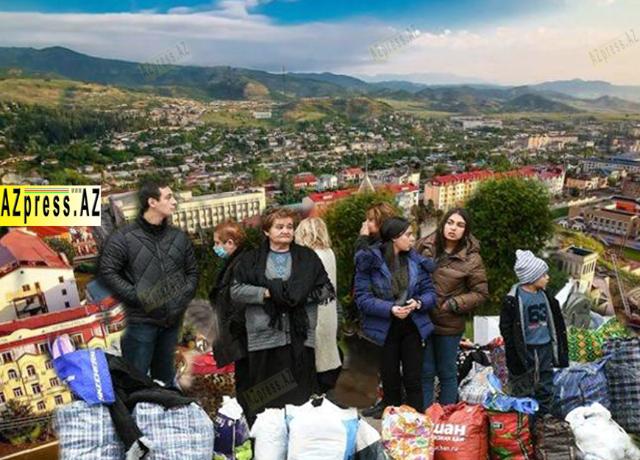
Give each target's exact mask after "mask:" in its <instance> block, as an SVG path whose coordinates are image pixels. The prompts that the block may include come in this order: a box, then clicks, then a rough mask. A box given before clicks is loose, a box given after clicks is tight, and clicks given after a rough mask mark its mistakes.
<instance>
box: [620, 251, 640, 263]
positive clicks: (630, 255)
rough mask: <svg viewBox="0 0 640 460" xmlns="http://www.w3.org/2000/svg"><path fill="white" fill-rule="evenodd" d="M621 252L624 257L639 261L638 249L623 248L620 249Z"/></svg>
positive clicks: (639, 253) (639, 252)
mask: <svg viewBox="0 0 640 460" xmlns="http://www.w3.org/2000/svg"><path fill="white" fill-rule="evenodd" d="M622 254H623V255H624V257H625V258H627V259H629V260H634V261H636V262H640V251H638V250H636V249H631V248H624V249H623V250H622Z"/></svg>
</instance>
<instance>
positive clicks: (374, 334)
mask: <svg viewBox="0 0 640 460" xmlns="http://www.w3.org/2000/svg"><path fill="white" fill-rule="evenodd" d="M380 236H381V239H382V242H381V243H379V244H376V245H373V246H371V247H369V248H366V249H363V250H361V251H358V253H357V254H356V277H355V296H356V304H357V306H358V309H359V311H360V313H361V317H362V329H363V332H364V334H365V335H366V336H367V337H368V338H369V339H370V340H372V341H373V342H375V343H376V344H378V345H379V346H381V347H382V359H381V368H380V374H381V376H382V386H383V390H384V399H383V404H384V406H398V405H400V404H402V403H403V401H402V400H401V388H402V386H403V385H404V388H405V391H406V404H408V405H410V406H412V407H413V408H415V409H416V410H419V411H422V410H423V409H424V407H423V402H422V383H421V373H422V354H423V345H424V341H425V340H426V339H427V338H428V337H429V335H430V334H431V332H432V331H433V325H432V324H431V320H430V319H429V315H428V311H429V310H430V309H432V308H433V307H434V306H435V304H436V293H435V289H434V288H433V284H432V283H431V277H430V275H429V269H432V268H433V266H432V263H431V261H430V260H429V259H427V258H425V257H423V256H421V255H420V254H418V253H417V252H416V251H415V250H414V249H413V248H412V246H413V243H414V237H413V233H412V229H411V228H410V225H409V222H408V221H407V220H406V219H402V218H399V217H392V218H390V219H387V220H386V221H385V222H384V223H383V224H382V227H381V229H380ZM401 365H402V372H400V366H401Z"/></svg>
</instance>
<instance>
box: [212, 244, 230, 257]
mask: <svg viewBox="0 0 640 460" xmlns="http://www.w3.org/2000/svg"><path fill="white" fill-rule="evenodd" d="M213 252H215V253H216V255H217V256H218V257H220V258H221V259H226V258H227V257H229V253H228V252H227V251H226V250H225V249H224V248H223V247H222V246H214V247H213Z"/></svg>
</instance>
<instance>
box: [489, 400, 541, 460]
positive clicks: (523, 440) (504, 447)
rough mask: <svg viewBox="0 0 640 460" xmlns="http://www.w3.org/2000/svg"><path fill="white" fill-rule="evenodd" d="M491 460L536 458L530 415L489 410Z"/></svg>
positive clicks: (531, 459) (529, 459) (527, 459)
mask: <svg viewBox="0 0 640 460" xmlns="http://www.w3.org/2000/svg"><path fill="white" fill-rule="evenodd" d="M487 414H488V415H489V450H490V455H491V460H534V458H535V457H534V455H535V454H534V450H533V444H532V439H531V430H530V428H529V416H528V415H526V414H523V413H520V412H496V411H487Z"/></svg>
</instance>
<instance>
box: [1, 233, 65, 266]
mask: <svg viewBox="0 0 640 460" xmlns="http://www.w3.org/2000/svg"><path fill="white" fill-rule="evenodd" d="M0 245H2V246H4V247H5V248H6V249H7V250H8V251H9V253H10V254H11V255H12V256H13V259H14V260H12V261H11V260H9V261H7V260H3V261H0V265H5V264H6V263H8V262H9V263H11V262H18V263H19V264H20V265H27V266H44V267H48V268H71V266H70V265H69V264H67V263H66V262H64V261H63V260H62V259H61V258H60V256H59V255H58V254H56V252H55V251H54V250H53V249H51V248H50V247H49V246H47V244H46V243H45V242H44V241H42V239H41V238H40V237H38V236H36V235H33V234H30V233H28V232H25V231H24V230H20V229H12V230H10V231H9V233H7V234H6V235H5V236H3V237H2V238H0Z"/></svg>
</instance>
